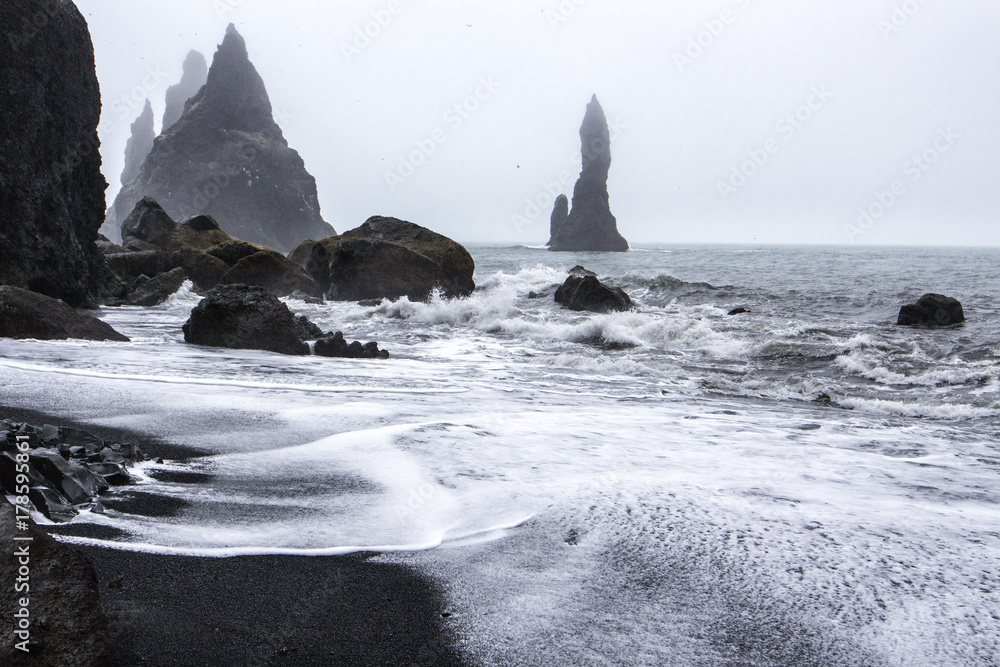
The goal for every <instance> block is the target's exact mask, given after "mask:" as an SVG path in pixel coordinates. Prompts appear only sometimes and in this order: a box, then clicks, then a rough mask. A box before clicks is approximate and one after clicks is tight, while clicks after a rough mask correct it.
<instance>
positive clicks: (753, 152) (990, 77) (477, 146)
mask: <svg viewBox="0 0 1000 667" xmlns="http://www.w3.org/2000/svg"><path fill="white" fill-rule="evenodd" d="M76 2H77V5H78V6H79V7H80V9H81V11H82V12H83V14H84V15H85V16H86V18H87V21H88V23H89V25H90V31H91V34H92V35H93V39H94V45H95V47H96V52H97V71H98V77H99V78H100V82H101V89H102V95H103V98H104V113H103V117H102V122H101V128H100V131H101V139H102V142H103V149H102V153H103V156H104V171H105V175H106V176H107V179H108V181H109V183H111V187H110V188H109V189H108V196H109V200H110V198H112V197H113V196H114V195H115V193H116V192H117V190H118V186H119V175H120V173H121V169H122V163H123V158H122V155H123V151H124V147H125V142H126V140H127V138H128V134H129V125H130V123H131V122H132V121H133V120H134V118H135V117H136V116H137V115H138V114H139V112H140V111H141V110H142V104H143V100H144V99H145V98H146V97H149V99H150V100H151V102H152V104H153V109H154V112H155V115H156V119H157V128H159V121H160V117H161V115H162V113H163V100H164V92H165V90H166V88H167V87H168V86H169V85H172V84H174V83H176V82H177V81H178V80H179V79H180V74H181V63H182V62H183V60H184V57H185V55H186V54H187V52H188V50H189V49H192V48H194V49H198V50H200V51H201V52H202V53H203V54H204V55H205V57H206V58H207V59H208V60H209V63H211V58H212V55H213V54H214V52H215V48H216V46H217V44H218V43H219V42H220V41H221V40H222V37H223V35H224V33H225V28H226V25H227V24H228V23H230V22H232V23H235V24H236V27H237V29H238V30H239V31H240V33H241V34H242V35H243V37H244V38H245V39H246V42H247V47H248V50H249V52H250V58H251V60H252V61H253V63H254V65H255V66H256V68H257V70H258V71H259V72H260V74H261V76H262V77H263V79H264V82H265V84H266V85H267V89H268V92H269V94H270V97H271V102H272V105H273V107H274V110H275V117H276V120H277V121H278V123H279V125H280V126H281V128H282V130H283V131H284V134H285V137H286V138H287V139H288V142H289V144H290V145H291V147H292V148H294V149H296V150H297V151H298V152H299V153H300V154H301V155H302V157H303V159H304V160H305V163H306V168H307V169H308V170H309V172H310V173H311V174H312V175H313V176H315V177H316V181H317V184H318V188H319V198H320V204H321V206H322V212H323V216H324V218H325V219H326V220H327V221H328V222H330V223H331V224H333V225H334V226H335V227H336V228H337V230H338V231H346V230H347V229H351V228H353V227H356V226H358V225H359V224H361V223H362V222H364V220H365V219H366V218H367V217H369V216H370V215H374V214H382V215H392V216H396V217H400V218H404V219H408V220H411V221H413V222H416V223H418V224H421V225H424V226H427V227H430V228H432V229H434V230H436V231H439V232H441V233H444V234H446V235H448V236H451V237H453V238H455V239H456V240H459V241H463V242H475V241H484V242H491V241H493V242H503V243H509V242H517V243H526V244H541V243H544V242H545V241H546V240H547V238H548V218H549V213H550V211H551V203H550V202H551V200H552V196H551V195H550V194H549V191H555V190H557V189H558V191H561V192H565V193H566V194H571V193H572V187H573V183H574V182H575V179H576V176H577V175H578V173H579V168H580V167H579V150H580V140H579V135H578V131H579V127H580V122H581V121H582V119H583V113H584V110H585V106H586V104H587V102H588V101H589V100H590V96H591V95H592V94H594V93H596V94H597V96H598V98H599V99H600V101H601V104H602V106H603V107H604V110H605V113H606V114H607V116H608V118H609V120H610V121H611V122H612V136H613V140H612V156H613V160H614V161H613V163H612V166H611V176H610V180H609V190H610V193H611V209H612V212H613V213H614V214H615V216H616V217H617V218H618V227H619V230H620V231H621V232H622V234H623V235H624V236H625V237H626V238H627V239H629V240H630V241H631V242H632V243H633V245H635V244H641V243H643V242H685V243H686V242H750V243H753V242H757V243H826V244H847V243H855V244H884V243H899V244H952V245H953V244H959V245H1000V225H998V214H1000V187H998V181H1000V151H998V148H1000V122H998V120H1000V40H998V39H997V35H1000V6H998V5H997V3H996V2H995V1H994V0H948V1H947V2H945V1H944V0H923V1H920V0H809V1H803V0H767V1H766V2H765V1H764V0H713V1H705V0H671V1H664V0H657V1H653V0H646V1H641V0H615V1H614V2H612V1H611V0H562V1H560V0H504V1H502V2H501V1H500V0H489V1H487V0H393V1H390V0H376V1H371V2H369V1H352V2H330V1H329V0H295V1H294V2H287V1H286V2H271V1H269V0H170V1H169V2H168V1H165V0H164V1H158V0H148V1H146V2H141V3H140V2H135V1H134V0H76ZM366 32H367V33H368V34H367V35H366V34H365V33H366ZM456 105H459V107H458V109H457V110H456ZM426 154H429V157H427V156H426ZM560 181H562V182H560ZM533 203H535V205H532V204H533ZM862 211H867V213H866V215H862V213H861V212H862Z"/></svg>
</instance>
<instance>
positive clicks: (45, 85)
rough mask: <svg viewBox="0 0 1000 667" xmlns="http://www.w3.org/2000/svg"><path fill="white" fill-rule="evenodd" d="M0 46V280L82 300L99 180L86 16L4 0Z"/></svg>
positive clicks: (86, 297)
mask: <svg viewBox="0 0 1000 667" xmlns="http://www.w3.org/2000/svg"><path fill="white" fill-rule="evenodd" d="M0 43H2V44H3V47H2V48H3V55H2V56H0V283H2V284H6V285H13V286H16V287H22V288H25V289H29V290H32V291H34V292H38V293H41V294H45V295H47V296H51V297H54V298H57V299H62V300H64V301H65V302H66V303H68V304H70V305H72V306H83V305H90V304H92V303H94V298H93V295H94V294H95V293H96V291H97V290H99V289H100V285H101V282H102V280H103V267H102V261H103V260H102V257H101V254H100V251H99V250H98V248H97V245H96V243H95V242H96V241H97V233H98V229H99V228H100V226H101V222H102V221H103V220H104V190H105V188H106V187H107V182H106V181H105V180H104V176H103V175H102V174H101V155H100V140H99V139H98V136H97V124H98V121H99V120H100V116H101V91H100V88H99V86H98V82H97V74H96V70H95V67H94V47H93V44H92V42H91V39H90V33H89V32H88V30H87V22H86V21H85V20H84V18H83V16H82V15H81V14H80V12H79V11H78V10H77V8H76V6H75V5H74V4H73V3H72V2H69V1H67V0H35V1H34V2H27V1H26V0H6V1H4V2H0Z"/></svg>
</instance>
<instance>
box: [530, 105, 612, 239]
mask: <svg viewBox="0 0 1000 667" xmlns="http://www.w3.org/2000/svg"><path fill="white" fill-rule="evenodd" d="M580 143H581V153H582V158H583V169H582V170H581V171H580V178H579V179H578V180H577V182H576V186H575V187H574V188H573V206H572V208H571V209H570V211H569V213H568V215H566V214H564V209H565V202H564V201H563V200H560V199H557V200H556V204H555V208H554V209H553V211H552V238H550V239H549V243H548V246H549V250H554V251H601V252H608V251H614V252H624V251H626V250H628V241H626V240H625V238H624V237H623V236H622V235H621V234H619V233H618V221H617V220H616V219H615V216H614V215H612V214H611V204H610V197H609V195H608V172H609V170H610V169H611V133H610V132H609V131H608V121H607V118H606V117H605V115H604V109H602V108H601V104H600V102H598V101H597V95H594V96H593V97H592V98H591V100H590V103H589V104H588V105H587V113H586V114H585V115H584V118H583V124H582V125H581V126H580Z"/></svg>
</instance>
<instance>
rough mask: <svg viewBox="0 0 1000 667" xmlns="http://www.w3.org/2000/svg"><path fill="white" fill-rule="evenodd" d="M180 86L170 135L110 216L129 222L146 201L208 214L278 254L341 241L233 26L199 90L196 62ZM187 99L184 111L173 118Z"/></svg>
mask: <svg viewBox="0 0 1000 667" xmlns="http://www.w3.org/2000/svg"><path fill="white" fill-rule="evenodd" d="M189 60H191V62H190V63H189V62H187V61H186V62H185V75H184V79H182V83H181V87H180V88H176V89H174V88H172V89H171V91H172V92H171V93H170V99H168V108H167V112H169V117H168V115H167V114H166V113H165V114H164V122H163V126H164V131H163V133H162V134H161V135H160V137H158V138H157V140H156V141H155V143H154V144H153V146H152V149H151V150H150V151H149V154H148V155H147V156H146V157H145V159H144V161H143V163H142V165H141V168H140V169H139V171H138V174H137V175H136V176H135V177H134V178H132V179H131V180H130V181H129V182H128V183H125V184H124V186H123V187H122V189H121V191H120V192H119V193H118V196H117V197H116V198H115V201H114V204H113V206H112V210H111V211H109V213H108V218H109V220H110V219H114V220H119V221H123V220H124V219H125V217H126V216H128V215H129V212H130V211H132V209H133V208H134V207H135V205H136V204H137V203H138V202H139V201H140V200H141V199H142V198H143V197H153V198H154V199H156V200H157V201H158V202H160V204H161V205H162V206H163V208H164V209H165V210H166V211H167V213H169V214H170V216H171V217H173V218H175V219H184V218H189V217H192V216H195V215H199V214H205V215H209V216H211V217H212V218H214V219H215V220H217V221H218V223H219V224H220V225H221V227H222V228H223V229H225V230H226V231H227V232H229V233H230V234H232V235H233V236H235V237H237V238H240V239H243V240H245V241H249V242H251V243H256V244H260V245H263V246H266V247H268V248H272V249H274V250H278V251H280V252H288V251H289V250H291V249H292V248H293V247H295V245H296V244H297V243H298V242H299V241H302V240H303V239H308V238H314V239H315V238H325V237H327V236H330V235H332V234H334V233H335V232H334V229H333V227H332V226H330V225H329V224H327V223H326V222H325V221H324V220H323V217H322V216H321V215H320V207H319V198H318V196H317V190H316V180H315V179H314V178H313V177H312V176H311V175H310V174H309V172H307V171H306V168H305V163H304V162H303V160H302V158H301V156H299V154H298V153H297V152H296V151H294V150H293V149H291V148H290V147H289V146H288V142H287V141H286V140H285V138H284V136H283V134H282V131H281V128H280V127H279V126H278V124H277V123H275V121H274V118H273V115H272V109H271V101H270V99H269V97H268V94H267V89H266V88H265V86H264V81H263V80H262V79H261V77H260V74H259V73H258V72H257V70H256V69H255V68H254V66H253V64H252V63H251V62H250V59H249V57H248V55H247V48H246V43H245V42H244V40H243V37H242V36H240V34H239V33H238V32H237V31H236V28H235V27H234V26H233V25H230V26H229V27H228V29H227V30H226V35H225V37H224V39H223V41H222V43H221V44H220V45H219V48H218V50H217V51H216V53H215V57H214V58H213V60H212V66H211V68H209V70H208V72H207V75H206V77H205V81H204V85H203V86H199V88H198V89H197V92H194V93H192V94H193V97H191V98H190V99H187V98H186V97H184V96H185V95H187V94H188V93H191V91H192V90H193V89H194V87H195V86H196V85H198V84H199V81H200V78H201V64H200V63H199V62H197V61H198V58H197V56H195V57H194V58H193V59H192V58H191V57H190V56H189ZM181 97H184V100H185V101H184V103H183V106H182V113H181V114H180V117H179V118H176V119H174V115H176V113H177V110H178V108H179V107H181V105H179V104H178V100H179V99H180V98H181Z"/></svg>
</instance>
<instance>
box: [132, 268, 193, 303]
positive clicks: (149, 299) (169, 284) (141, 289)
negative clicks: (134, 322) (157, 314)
mask: <svg viewBox="0 0 1000 667" xmlns="http://www.w3.org/2000/svg"><path fill="white" fill-rule="evenodd" d="M187 279H188V278H187V272H185V271H184V269H182V268H180V267H178V268H176V269H171V270H170V271H165V272H163V273H161V274H159V275H157V276H156V277H154V278H148V277H146V276H144V275H143V276H139V277H138V278H136V280H135V282H134V283H133V284H132V288H131V291H130V292H129V293H128V294H127V295H126V296H125V298H124V299H122V305H125V306H147V307H148V306H156V305H159V304H161V303H163V302H164V301H166V300H167V299H169V298H170V297H171V296H172V295H173V294H174V293H176V292H177V290H179V289H180V288H181V286H182V285H183V284H184V282H185V281H186V280H187Z"/></svg>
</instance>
